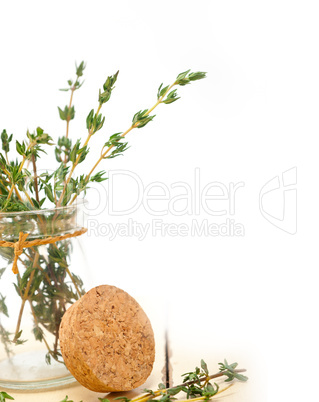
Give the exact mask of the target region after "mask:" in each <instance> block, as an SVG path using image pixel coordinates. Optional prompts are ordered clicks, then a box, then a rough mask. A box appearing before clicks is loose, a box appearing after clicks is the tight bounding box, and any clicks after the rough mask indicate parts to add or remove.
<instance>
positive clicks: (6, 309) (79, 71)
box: [0, 61, 206, 364]
mask: <svg viewBox="0 0 319 402" xmlns="http://www.w3.org/2000/svg"><path fill="white" fill-rule="evenodd" d="M84 70H85V63H84V62H83V61H82V62H81V63H80V64H79V65H76V71H75V79H73V80H71V79H70V80H68V81H67V84H68V87H67V88H63V89H62V91H65V92H69V93H70V98H69V102H68V104H67V105H66V106H64V107H58V115H59V117H60V119H61V120H62V121H64V122H65V124H66V129H65V135H63V136H61V137H59V138H58V139H57V142H56V144H54V143H53V139H52V138H51V136H50V135H49V134H47V133H46V132H45V131H44V130H43V129H42V128H40V127H37V128H36V129H35V130H34V131H33V132H31V131H29V130H28V131H27V133H26V138H25V140H23V141H15V147H16V151H17V153H18V155H19V160H16V159H15V157H13V158H12V159H11V160H10V148H11V147H12V146H11V145H12V141H13V134H10V135H8V133H7V131H6V130H3V131H2V133H1V144H2V151H3V152H0V224H1V218H2V217H4V216H5V214H4V213H7V212H20V211H25V212H27V213H26V214H25V215H24V222H23V224H22V222H21V221H20V219H19V216H16V217H14V218H11V219H12V225H9V226H10V229H8V225H7V226H5V225H2V227H1V232H0V233H1V236H2V238H4V239H6V236H9V237H10V238H18V237H19V233H20V232H25V231H26V228H28V227H30V231H31V230H32V229H34V228H38V232H39V233H43V236H48V235H51V233H52V228H53V227H54V226H55V225H57V224H58V225H59V227H60V231H61V230H62V229H63V225H64V222H68V221H72V219H73V215H74V214H75V212H76V209H75V207H74V208H71V209H70V210H69V209H68V210H66V209H64V208H61V209H58V210H56V211H54V213H52V214H51V215H50V214H47V215H46V216H45V219H43V218H41V216H38V215H37V214H36V213H35V212H34V211H37V210H41V209H45V208H52V207H53V208H55V207H65V206H72V204H73V203H74V202H75V200H76V199H77V197H78V196H80V195H81V194H82V195H83V194H85V193H86V191H87V190H88V189H89V185H90V183H92V182H102V181H104V180H107V177H106V173H105V171H104V170H101V171H97V172H96V169H97V167H98V166H99V165H100V163H101V162H102V161H105V160H106V159H113V158H115V157H118V156H120V155H123V153H124V152H125V151H126V150H128V149H129V146H128V142H127V141H126V140H125V137H126V136H127V134H128V133H129V132H131V131H132V130H133V129H135V128H138V129H140V128H143V127H145V126H146V125H147V124H149V123H150V122H152V121H153V120H154V118H155V115H153V114H151V113H152V112H153V110H154V109H155V108H156V107H157V106H158V105H160V104H170V103H173V102H175V101H176V100H178V99H180V97H179V96H178V95H177V90H176V88H175V89H173V88H174V87H177V86H184V85H186V84H189V83H191V82H192V81H195V80H199V79H202V78H205V76H206V73H203V72H197V73H191V72H190V70H187V71H185V72H183V73H181V74H179V75H178V76H177V77H176V79H175V80H174V82H173V83H172V84H171V85H166V86H163V84H161V85H160V86H159V88H158V91H157V97H156V98H157V101H156V103H155V104H154V105H153V106H152V107H150V108H149V109H141V110H140V111H138V112H137V113H135V114H134V116H133V118H132V123H131V125H130V126H129V127H128V128H127V130H126V131H122V132H117V133H115V134H111V135H110V136H107V137H106V139H105V142H104V145H103V147H102V149H101V151H100V153H99V154H98V157H97V159H96V161H95V163H94V164H93V166H92V167H91V169H89V170H87V171H86V173H82V174H81V175H79V176H77V177H76V176H75V171H76V169H77V167H78V165H80V164H82V163H83V162H84V161H85V160H86V158H87V155H88V154H89V143H90V141H91V140H92V137H94V135H95V134H97V133H99V134H98V135H105V134H100V133H101V132H102V129H103V131H104V128H105V116H103V115H102V113H101V110H102V107H103V106H104V105H105V104H106V103H107V102H108V101H109V100H110V98H111V96H112V93H113V91H114V89H115V83H116V82H117V79H118V75H119V72H118V71H117V72H116V73H115V74H113V75H110V76H108V77H107V79H106V80H105V82H104V84H103V85H102V88H101V89H100V90H99V92H98V97H97V100H98V105H97V107H96V110H95V109H93V108H92V109H91V110H90V112H89V113H88V115H87V118H86V130H87V134H86V138H85V139H84V140H83V139H82V138H78V139H76V140H75V141H73V140H72V139H71V138H70V122H71V121H72V120H73V119H74V118H75V116H76V111H75V106H74V104H73V98H74V93H75V92H76V91H77V90H79V89H80V88H81V86H82V85H83V81H82V76H83V73H84ZM53 145H55V146H54V155H55V158H56V160H57V166H56V169H55V170H54V171H52V172H49V171H44V172H43V173H41V174H38V171H39V169H38V163H39V162H41V157H42V156H43V155H45V154H46V153H47V152H48V151H49V150H50V148H51V147H52V146H53ZM5 219H7V218H5ZM8 230H10V233H7V232H5V231H8ZM28 240H33V238H32V236H29V238H28ZM0 254H1V256H2V257H3V258H4V259H5V260H6V261H7V263H8V266H9V265H10V264H11V263H12V261H13V258H14V252H13V249H11V248H2V247H0ZM70 255H71V242H70V240H63V241H57V242H56V243H55V244H49V245H46V246H41V247H37V246H34V247H31V248H27V249H24V250H23V253H22V255H21V256H20V257H19V264H20V265H21V266H23V272H22V273H19V274H18V275H17V276H16V283H15V284H14V286H15V290H16V292H17V294H18V295H19V297H20V298H21V306H20V311H19V315H18V317H17V325H16V330H15V331H14V333H13V334H11V333H9V332H8V331H7V330H6V329H5V328H4V327H3V326H2V325H1V323H0V339H1V341H2V343H3V344H4V345H5V349H6V352H7V354H8V355H10V354H11V348H10V346H11V343H12V342H14V343H15V344H16V345H19V344H22V343H24V342H25V339H23V332H22V330H21V328H20V326H21V321H22V316H23V312H24V309H25V305H27V304H28V305H29V306H30V309H31V314H32V316H33V321H34V328H33V335H34V337H35V339H36V340H37V341H39V342H43V343H44V344H45V345H46V348H47V350H48V351H47V354H46V357H45V359H46V361H47V363H48V364H49V363H50V362H51V359H52V358H53V359H55V360H57V361H61V362H62V356H61V353H60V350H59V345H58V330H59V325H60V322H61V319H62V316H63V314H64V312H65V311H66V308H67V305H68V304H72V303H74V302H75V301H76V300H78V298H79V297H81V295H82V294H84V292H85V289H84V286H83V283H82V280H81V279H80V278H79V277H77V276H76V275H75V274H74V273H72V272H70V270H69V265H70ZM5 269H6V268H1V270H0V276H1V275H2V274H3V271H4V270H5ZM1 314H3V315H6V316H7V315H9V314H10V306H7V304H6V299H5V297H4V296H3V295H2V294H0V318H1ZM49 334H51V335H53V339H54V340H53V344H51V345H50V344H49V342H48V341H47V338H48V336H47V335H49Z"/></svg>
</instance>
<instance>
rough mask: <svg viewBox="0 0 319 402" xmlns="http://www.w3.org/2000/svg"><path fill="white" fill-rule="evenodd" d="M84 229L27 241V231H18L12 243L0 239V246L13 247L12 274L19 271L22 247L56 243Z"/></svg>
mask: <svg viewBox="0 0 319 402" xmlns="http://www.w3.org/2000/svg"><path fill="white" fill-rule="evenodd" d="M86 231H87V229H86V228H82V229H80V230H76V231H75V232H73V233H66V234H64V235H60V236H49V237H44V238H41V239H35V240H31V241H27V237H28V236H29V234H28V233H23V232H20V233H19V240H18V241H16V242H15V243H12V242H7V241H5V240H0V247H10V248H13V249H14V260H13V264H12V271H13V273H14V274H18V273H19V269H18V259H19V257H20V255H21V254H22V253H23V249H24V248H26V247H36V246H43V245H45V244H52V243H56V242H57V241H61V240H65V239H69V238H71V237H77V236H81V235H82V234H83V233H85V232H86Z"/></svg>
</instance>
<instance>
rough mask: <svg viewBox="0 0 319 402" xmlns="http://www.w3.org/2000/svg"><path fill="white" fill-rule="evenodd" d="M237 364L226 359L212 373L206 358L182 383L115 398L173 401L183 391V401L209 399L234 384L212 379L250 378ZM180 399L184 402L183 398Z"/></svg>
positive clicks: (128, 401)
mask: <svg viewBox="0 0 319 402" xmlns="http://www.w3.org/2000/svg"><path fill="white" fill-rule="evenodd" d="M237 366H238V364H237V363H232V364H228V362H227V360H226V359H225V360H224V362H223V363H219V371H218V373H215V374H212V375H210V374H209V371H208V367H207V364H206V363H205V361H204V360H201V366H200V368H199V367H196V368H195V370H194V371H192V372H188V373H185V374H183V375H182V377H183V380H182V384H180V385H177V386H174V387H171V388H166V387H165V385H164V384H162V383H161V384H159V385H158V390H156V391H153V390H151V389H144V391H145V394H143V395H141V396H138V397H136V398H133V399H128V398H126V397H118V398H115V399H119V400H122V401H123V402H147V401H156V402H173V401H174V400H176V398H175V397H176V395H177V394H179V393H181V392H182V393H184V394H185V395H186V400H185V401H183V402H186V401H187V400H188V399H192V401H207V400H209V399H211V398H212V397H213V396H215V395H217V394H220V393H221V392H224V391H226V390H227V389H228V388H230V387H231V386H232V385H233V383H232V384H228V385H227V386H225V387H223V388H220V386H219V385H218V384H217V383H216V382H214V383H213V384H212V383H211V381H210V380H212V379H215V378H218V377H227V378H226V380H224V382H230V381H233V380H234V379H237V380H238V381H243V382H245V381H247V380H248V377H246V376H245V375H243V374H241V373H242V372H244V371H246V370H245V369H237ZM99 399H100V400H101V401H102V402H110V401H109V400H108V399H106V398H104V399H101V398H99ZM179 401H180V402H182V401H181V400H179Z"/></svg>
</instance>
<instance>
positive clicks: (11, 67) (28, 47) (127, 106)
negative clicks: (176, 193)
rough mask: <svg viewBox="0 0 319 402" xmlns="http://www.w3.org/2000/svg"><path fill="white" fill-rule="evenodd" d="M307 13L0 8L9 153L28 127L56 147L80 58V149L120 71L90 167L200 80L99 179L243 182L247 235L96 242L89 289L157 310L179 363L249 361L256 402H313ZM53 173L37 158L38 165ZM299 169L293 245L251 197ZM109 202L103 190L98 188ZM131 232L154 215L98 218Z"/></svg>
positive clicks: (314, 72) (127, 6)
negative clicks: (101, 287) (112, 140)
mask: <svg viewBox="0 0 319 402" xmlns="http://www.w3.org/2000/svg"><path fill="white" fill-rule="evenodd" d="M316 6H317V3H316V2H315V1H303V2H300V1H299V2H297V1H289V2H288V1H282V0H279V1H278V0H276V1H267V2H260V1H226V0H225V1H208V0H197V1H196V2H195V1H193V2H190V1H179V0H178V1H166V0H162V1H160V2H150V1H139V0H138V1H117V2H108V1H94V0H91V1H90V2H84V1H54V2H43V1H27V2H23V1H11V2H1V6H0V16H1V23H0V50H1V53H0V54H1V62H0V91H1V99H0V123H1V124H0V129H1V130H2V128H6V129H7V131H8V132H9V133H11V132H12V133H14V134H15V135H16V137H17V138H20V139H22V138H23V136H24V135H25V131H26V129H27V128H29V129H30V130H34V129H35V128H36V127H37V126H41V127H42V128H43V129H45V131H46V132H48V133H49V134H50V135H51V136H52V137H54V138H57V137H58V136H61V135H63V134H64V131H65V126H64V123H63V122H61V121H60V120H59V117H58V113H57V106H60V107H62V108H63V107H64V105H65V104H67V103H68V96H69V95H68V94H67V93H64V92H59V91H58V89H59V88H63V87H65V85H66V81H67V80H68V79H70V78H73V77H74V70H75V69H74V62H75V61H76V62H78V63H79V62H80V61H81V60H85V61H86V62H87V68H86V70H85V76H84V78H85V83H84V85H83V87H82V88H81V90H80V91H78V92H76V93H75V96H74V104H75V109H76V119H75V120H74V122H72V124H71V138H74V139H75V138H78V137H82V138H84V137H85V136H86V129H85V119H86V116H87V114H88V112H89V111H90V109H91V108H96V105H97V94H98V89H99V88H100V87H101V86H102V84H103V82H104V80H105V79H106V77H107V76H108V75H110V74H114V73H115V72H116V71H117V70H118V69H119V70H120V74H119V77H118V82H117V84H116V89H115V90H114V92H113V95H112V98H111V101H110V102H109V103H108V104H106V105H105V108H104V109H103V113H104V114H105V116H106V123H105V126H104V128H103V130H101V132H99V133H98V134H96V137H95V138H93V140H92V143H91V157H90V159H89V160H88V163H87V165H86V166H87V168H89V167H90V166H91V165H92V163H93V162H94V159H96V157H95V158H94V155H98V154H99V152H100V147H101V145H102V144H103V143H104V142H105V141H106V140H107V139H108V136H109V135H111V134H113V133H115V132H118V131H124V130H126V129H127V128H128V127H129V126H130V124H131V118H132V116H133V114H134V113H136V112H137V111H138V110H140V109H144V108H147V107H150V106H152V105H153V104H154V103H155V101H156V92H157V88H158V86H159V84H160V83H162V82H164V83H165V84H169V83H170V82H172V81H173V80H174V79H175V77H176V75H177V74H178V73H180V72H182V71H185V70H186V69H189V68H190V69H192V71H198V70H200V71H206V72H207V73H208V74H207V79H206V80H202V81H198V82H195V83H193V84H191V85H189V86H186V87H179V89H178V93H179V94H180V96H181V99H180V100H178V101H177V102H176V103H174V104H172V105H160V106H159V107H158V108H157V109H156V118H155V119H154V121H153V122H151V123H150V124H149V125H148V126H147V127H145V128H143V129H141V130H134V131H133V132H131V133H130V134H129V135H128V137H127V138H128V140H129V143H130V146H131V148H130V149H129V150H128V151H127V152H126V154H125V156H124V157H121V158H118V159H114V160H110V161H105V163H104V165H103V166H101V169H105V170H106V171H109V170H116V169H123V170H128V171H130V172H133V173H134V174H135V175H138V177H139V178H140V179H141V181H142V183H143V185H144V186H145V187H146V186H147V185H148V184H150V183H152V182H161V183H164V184H165V185H166V186H168V187H169V186H171V184H172V183H176V182H185V183H188V184H189V185H190V186H193V180H194V171H195V169H196V168H198V169H199V171H200V175H201V186H202V188H203V187H204V186H205V185H206V184H208V183H211V182H216V181H217V182H220V183H223V184H225V185H226V186H228V185H229V183H238V182H243V183H244V187H242V188H240V189H239V190H238V192H237V193H236V198H235V207H236V209H235V214H234V215H233V216H231V217H230V218H232V219H235V221H236V222H239V223H241V224H242V225H243V227H244V229H245V234H244V236H221V235H220V236H185V237H183V236H176V237H172V236H167V235H166V236H162V235H160V234H158V235H157V236H152V235H151V234H148V235H147V236H146V238H145V239H144V240H143V241H139V240H138V239H137V238H136V237H135V236H122V237H121V236H118V237H116V238H115V239H114V240H112V241H111V240H110V239H109V238H108V237H107V236H102V235H101V234H96V235H94V234H91V236H87V238H86V246H87V255H88V260H89V264H90V269H91V271H92V275H93V278H94V279H93V281H94V283H95V284H101V283H108V284H112V285H116V286H118V287H121V288H123V289H124V290H126V291H127V292H129V293H130V294H132V295H133V296H134V297H136V298H137V299H138V300H139V301H141V302H142V303H143V306H144V307H145V310H146V311H147V312H148V313H149V314H150V316H152V317H153V316H154V313H152V311H153V310H152V308H153V307H154V306H155V307H154V308H155V309H157V311H160V310H161V308H162V306H163V308H164V306H165V305H166V303H167V304H168V306H169V317H168V318H169V321H170V325H171V328H172V331H173V332H174V333H175V334H180V344H181V345H184V346H185V349H186V350H192V353H193V354H194V353H196V350H197V348H198V359H200V358H202V357H203V358H205V357H206V356H207V355H210V353H215V351H216V350H218V347H219V344H220V345H223V350H227V351H228V350H229V354H230V356H225V357H229V359H230V360H232V356H231V353H232V352H234V354H235V355H236V351H237V352H238V353H239V352H240V354H241V355H244V356H250V357H249V359H248V360H249V361H252V362H253V364H252V365H251V366H250V369H251V370H252V371H253V370H254V363H256V368H255V369H256V371H258V373H259V375H260V376H263V379H264V380H265V383H266V384H267V385H265V388H267V390H268V396H266V395H265V393H264V392H265V388H263V387H261V388H260V395H258V396H257V398H258V400H260V401H261V400H267V401H277V400H281V401H282V400H286V401H288V400H289V401H297V400H298V401H299V400H309V401H313V400H315V399H316V397H317V396H316V395H315V393H314V390H313V389H312V383H313V382H316V376H317V375H316V372H317V370H316V369H315V364H316V362H317V361H318V357H319V356H318V347H317V339H318V335H319V334H318V330H317V324H316V322H317V320H318V296H317V293H318V291H317V288H318V282H317V275H316V273H317V270H318V252H317V250H318V236H317V232H318V190H317V188H318V174H317V172H318V158H317V155H318V147H317V146H316V145H315V144H316V142H315V138H316V137H317V136H318V110H319V57H318V37H319V36H318V34H319V32H318V31H319V28H318V8H317V7H316ZM52 160H53V159H52V158H50V157H48V159H46V161H45V162H46V163H45V164H44V166H43V167H48V166H49V165H50V163H51V162H52ZM52 166H53V165H52ZM50 167H51V165H50ZM294 167H295V168H296V169H297V179H298V180H297V185H296V186H295V187H294V188H297V192H298V210H297V211H296V214H297V232H296V233H295V234H289V233H287V232H285V231H283V230H281V229H279V228H278V227H276V226H274V225H272V224H271V223H269V222H268V221H267V220H266V219H265V218H264V217H263V216H262V214H261V212H260V209H259V193H260V191H261V189H262V187H263V186H264V185H265V184H266V183H267V182H268V181H269V180H271V179H272V178H274V177H276V176H279V177H281V175H282V173H283V172H285V171H287V170H289V169H291V168H294ZM83 169H84V167H83ZM79 171H81V169H79ZM117 184H118V185H117V187H116V198H115V200H116V203H117V204H116V205H117V206H118V208H124V207H125V206H127V205H133V204H134V202H135V200H136V187H134V186H135V185H134V183H133V182H132V181H130V180H129V179H127V180H125V177H124V178H123V181H122V182H121V183H120V182H117ZM120 184H122V186H120ZM104 189H105V191H107V190H109V189H108V183H107V182H106V183H105V184H104ZM101 193H103V191H102V192H101ZM92 194H93V193H92ZM94 194H95V195H94V196H92V195H91V198H90V197H88V198H89V199H90V201H91V202H93V204H91V205H94V202H96V201H97V200H98V198H97V193H94ZM103 194H105V192H104V193H103ZM276 194H277V195H276ZM282 194H283V193H282V192H278V193H273V197H274V198H271V197H270V198H269V199H268V204H267V203H265V208H268V211H270V212H271V213H272V214H273V215H274V216H280V213H281V212H282V211H281V209H282V205H283V199H282ZM101 200H102V201H101V202H104V201H105V200H104V201H103V199H101ZM265 202H266V199H265ZM101 205H102V204H100V206H101ZM163 205H164V204H163V203H159V204H158V205H157V206H158V208H160V207H161V206H163ZM215 205H217V204H215ZM221 205H222V204H221ZM223 205H225V203H224V204H223ZM102 206H103V205H102ZM103 209H104V210H103ZM221 209H223V208H221ZM296 214H295V215H296ZM226 217H227V216H225V217H224V218H226ZM129 218H130V219H132V220H134V221H136V222H139V223H142V224H147V223H152V219H154V218H158V217H154V216H152V214H150V213H149V212H147V211H145V209H144V208H143V205H141V206H140V207H139V208H138V209H137V210H136V211H135V212H133V213H131V214H130V215H123V214H122V216H110V214H109V212H108V209H107V208H102V210H99V214H98V216H97V219H98V222H99V224H104V225H106V224H109V223H112V224H113V225H115V224H116V223H125V222H127V221H128V219H129ZM159 218H160V219H163V220H165V222H168V223H173V222H175V223H186V224H188V225H190V224H191V222H192V220H193V219H196V220H198V221H199V222H201V221H202V220H205V219H208V220H209V221H210V222H219V221H220V219H221V218H216V217H213V216H210V215H209V214H207V213H206V212H205V211H204V210H201V211H200V213H199V214H195V212H194V213H193V214H188V215H184V216H181V217H176V216H174V214H172V213H171V212H169V213H168V215H166V216H164V217H159ZM150 306H153V307H152V308H151V307H150ZM158 317H160V316H158ZM158 317H157V318H158ZM155 318H156V317H155ZM186 353H187V352H186V351H185V354H186ZM210 359H211V360H213V361H214V357H211V356H210ZM185 368H186V369H188V368H189V367H185ZM307 396H308V399H307ZM300 398H301V399H300Z"/></svg>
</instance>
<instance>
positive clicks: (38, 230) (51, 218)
mask: <svg viewBox="0 0 319 402" xmlns="http://www.w3.org/2000/svg"><path fill="white" fill-rule="evenodd" d="M87 203H88V202H87V201H86V200H84V199H79V200H77V202H76V203H74V204H72V205H69V206H62V207H58V208H46V209H38V210H30V211H21V212H3V213H0V240H5V241H15V240H17V239H18V238H19V235H20V233H21V232H22V233H28V235H29V237H28V240H31V239H37V238H42V237H55V236H60V235H63V234H66V233H71V232H74V231H76V230H80V229H82V228H83V227H85V226H86V214H85V210H84V206H85V205H86V204H87Z"/></svg>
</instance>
